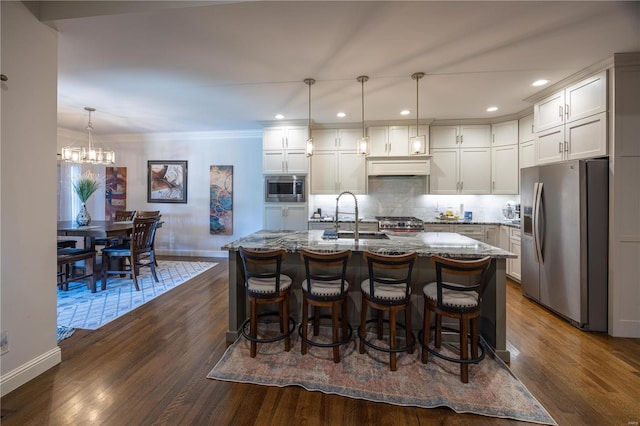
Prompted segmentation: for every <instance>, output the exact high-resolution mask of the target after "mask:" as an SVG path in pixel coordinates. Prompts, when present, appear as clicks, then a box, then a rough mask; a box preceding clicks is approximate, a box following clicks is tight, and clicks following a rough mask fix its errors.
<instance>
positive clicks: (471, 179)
mask: <svg viewBox="0 0 640 426" xmlns="http://www.w3.org/2000/svg"><path fill="white" fill-rule="evenodd" d="M460 193H461V194H490V193H491V149H490V148H466V149H465V148H461V149H460Z"/></svg>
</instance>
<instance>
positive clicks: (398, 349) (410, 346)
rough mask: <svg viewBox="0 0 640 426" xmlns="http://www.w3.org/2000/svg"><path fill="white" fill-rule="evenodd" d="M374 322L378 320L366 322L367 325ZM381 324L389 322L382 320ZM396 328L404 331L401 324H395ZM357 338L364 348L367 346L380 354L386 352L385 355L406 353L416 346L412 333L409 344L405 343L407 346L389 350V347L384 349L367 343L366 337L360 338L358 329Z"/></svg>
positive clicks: (403, 326)
mask: <svg viewBox="0 0 640 426" xmlns="http://www.w3.org/2000/svg"><path fill="white" fill-rule="evenodd" d="M374 322H375V323H376V324H377V323H378V320H377V319H370V320H368V321H367V324H369V323H374ZM383 322H384V323H385V324H389V320H384V321H383ZM396 327H400V328H402V329H403V330H406V327H405V325H404V324H401V323H396ZM365 328H366V327H365ZM358 337H359V338H360V341H361V342H362V343H364V344H365V345H366V346H368V347H370V348H373V349H377V350H379V351H382V352H387V353H400V352H408V351H410V350H411V349H412V348H413V346H414V345H415V344H416V336H415V335H414V334H413V332H411V342H407V344H406V345H405V346H401V347H399V348H395V349H391V348H389V347H384V346H378V345H376V344H373V343H371V342H370V341H368V340H367V339H366V336H362V334H361V333H360V328H358Z"/></svg>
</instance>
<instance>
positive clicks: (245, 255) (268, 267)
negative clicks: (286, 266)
mask: <svg viewBox="0 0 640 426" xmlns="http://www.w3.org/2000/svg"><path fill="white" fill-rule="evenodd" d="M238 251H239V253H240V258H241V259H242V266H243V270H244V282H245V289H246V291H247V293H249V294H252V295H253V296H256V297H262V298H267V297H273V296H274V295H277V294H278V293H280V271H281V269H282V261H283V260H284V259H285V257H286V256H287V252H286V251H285V250H284V249H270V250H254V249H248V248H245V247H239V248H238ZM251 278H256V279H261V280H270V279H272V280H274V282H275V292H274V293H273V294H268V293H255V294H253V293H252V292H251V291H250V290H249V279H251Z"/></svg>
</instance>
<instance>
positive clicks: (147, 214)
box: [136, 210, 162, 266]
mask: <svg viewBox="0 0 640 426" xmlns="http://www.w3.org/2000/svg"><path fill="white" fill-rule="evenodd" d="M136 217H156V218H158V220H160V218H161V217H162V215H161V214H160V210H147V211H145V210H138V211H137V212H136ZM155 238H156V237H155V234H154V236H153V241H151V251H152V252H153V254H154V256H153V263H155V265H156V266H158V259H157V258H156V257H155V249H156V241H155Z"/></svg>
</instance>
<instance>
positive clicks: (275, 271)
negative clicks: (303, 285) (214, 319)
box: [238, 247, 296, 358]
mask: <svg viewBox="0 0 640 426" xmlns="http://www.w3.org/2000/svg"><path fill="white" fill-rule="evenodd" d="M238 250H239V253H240V258H241V259H242V265H243V268H244V279H245V286H244V288H245V291H246V294H247V299H248V300H249V305H250V314H249V318H247V320H245V321H244V322H243V323H242V326H241V330H240V332H241V333H242V335H243V336H244V337H245V338H246V339H248V340H249V341H250V342H251V357H252V358H255V356H256V352H257V347H256V346H257V345H256V344H257V343H269V342H276V341H279V340H284V350H285V351H287V352H289V351H290V350H291V334H292V333H293V332H294V331H295V328H296V322H295V320H294V319H293V318H292V317H290V316H289V293H290V292H291V277H289V276H287V275H284V274H281V273H280V271H281V266H282V261H283V260H284V258H285V257H286V255H287V253H286V252H285V251H284V250H283V249H275V250H252V249H248V248H244V247H239V249H238ZM272 303H277V304H278V305H279V309H278V312H264V313H261V314H260V315H258V305H262V304H272ZM273 315H278V316H279V320H280V334H278V335H276V336H275V337H264V338H259V337H258V318H262V317H267V316H273ZM247 325H248V326H249V331H248V332H247Z"/></svg>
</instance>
